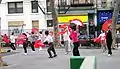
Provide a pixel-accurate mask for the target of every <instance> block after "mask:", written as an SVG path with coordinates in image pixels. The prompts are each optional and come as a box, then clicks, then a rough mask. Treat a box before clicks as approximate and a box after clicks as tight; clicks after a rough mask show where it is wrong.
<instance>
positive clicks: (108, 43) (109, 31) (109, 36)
mask: <svg viewBox="0 0 120 69" xmlns="http://www.w3.org/2000/svg"><path fill="white" fill-rule="evenodd" d="M112 41H113V40H112V33H111V28H110V26H109V27H108V31H107V34H106V43H107V48H108V56H111V55H112V50H111V45H112Z"/></svg>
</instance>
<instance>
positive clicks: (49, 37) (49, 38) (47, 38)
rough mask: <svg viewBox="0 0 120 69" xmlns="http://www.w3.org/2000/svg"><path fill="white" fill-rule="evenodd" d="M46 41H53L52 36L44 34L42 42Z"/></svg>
mask: <svg viewBox="0 0 120 69" xmlns="http://www.w3.org/2000/svg"><path fill="white" fill-rule="evenodd" d="M46 41H47V42H48V43H50V42H53V38H52V36H50V35H48V36H46V38H45V40H44V41H43V42H46Z"/></svg>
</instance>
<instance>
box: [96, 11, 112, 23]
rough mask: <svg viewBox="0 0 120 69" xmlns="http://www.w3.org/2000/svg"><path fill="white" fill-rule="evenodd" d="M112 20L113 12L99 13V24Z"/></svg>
mask: <svg viewBox="0 0 120 69" xmlns="http://www.w3.org/2000/svg"><path fill="white" fill-rule="evenodd" d="M111 18H112V11H111V10H104V11H98V23H104V22H105V21H106V20H108V19H111Z"/></svg>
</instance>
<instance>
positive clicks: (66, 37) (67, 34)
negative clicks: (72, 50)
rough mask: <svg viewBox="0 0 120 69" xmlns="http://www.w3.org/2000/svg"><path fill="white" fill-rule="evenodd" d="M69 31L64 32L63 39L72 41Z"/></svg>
mask: <svg viewBox="0 0 120 69" xmlns="http://www.w3.org/2000/svg"><path fill="white" fill-rule="evenodd" d="M69 35H70V34H69V32H65V33H64V34H63V39H64V41H70V37H69Z"/></svg>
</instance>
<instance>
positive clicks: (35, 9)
mask: <svg viewBox="0 0 120 69" xmlns="http://www.w3.org/2000/svg"><path fill="white" fill-rule="evenodd" d="M31 4H32V13H38V1H31Z"/></svg>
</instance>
